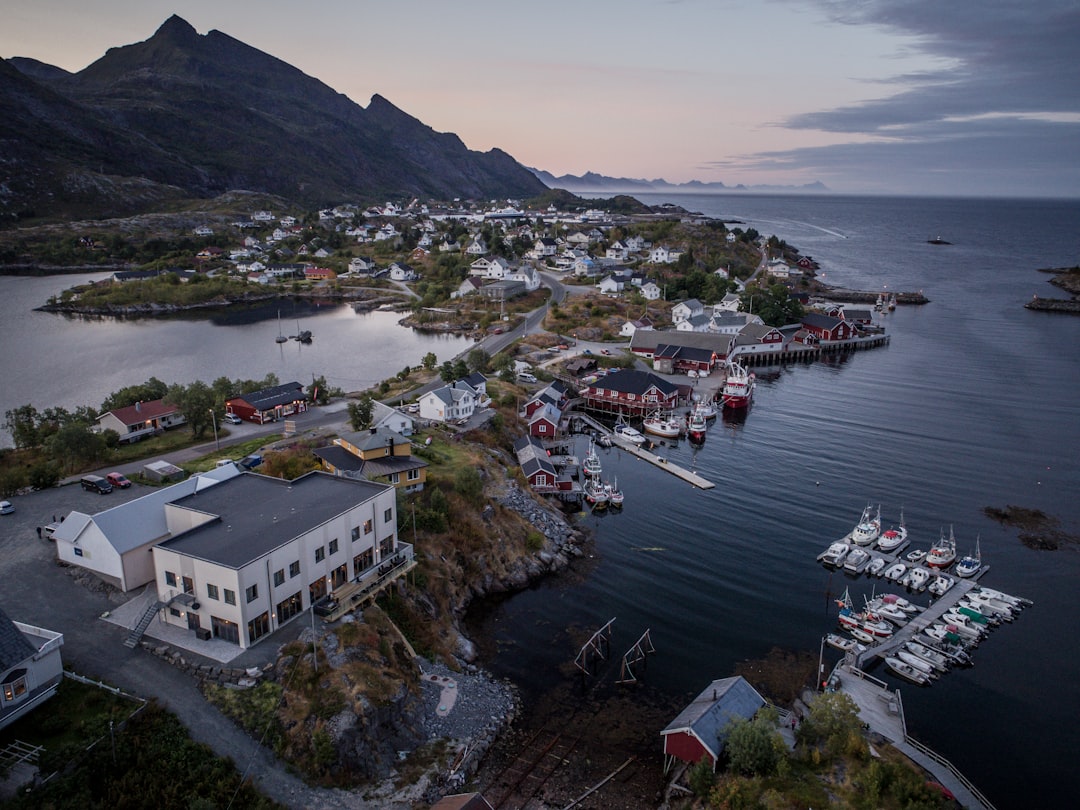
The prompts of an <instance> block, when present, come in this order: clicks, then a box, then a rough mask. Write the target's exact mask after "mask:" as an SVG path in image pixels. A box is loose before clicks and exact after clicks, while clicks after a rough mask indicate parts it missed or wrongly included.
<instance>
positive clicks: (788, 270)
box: [765, 259, 802, 281]
mask: <svg viewBox="0 0 1080 810" xmlns="http://www.w3.org/2000/svg"><path fill="white" fill-rule="evenodd" d="M765 272H767V273H768V274H769V275H770V276H772V277H773V278H775V279H778V280H780V281H786V280H787V279H789V278H792V277H793V276H794V277H797V276H801V275H802V271H801V270H798V269H793V268H792V267H790V266H789V265H788V263H787V262H785V261H784V260H783V259H770V260H769V264H768V266H767V267H766V268H765Z"/></svg>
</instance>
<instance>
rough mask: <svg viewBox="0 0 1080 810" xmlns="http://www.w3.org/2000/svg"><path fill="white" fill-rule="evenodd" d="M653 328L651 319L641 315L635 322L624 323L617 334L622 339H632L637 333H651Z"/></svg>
mask: <svg viewBox="0 0 1080 810" xmlns="http://www.w3.org/2000/svg"><path fill="white" fill-rule="evenodd" d="M652 328H653V323H652V319H651V318H650V317H649V316H648V315H643V316H642V317H640V318H637V319H636V320H632V321H630V320H628V321H625V322H624V323H623V325H622V328H621V329H620V330H619V334H620V335H622V336H623V337H628V338H632V337H633V336H634V333H635V332H637V331H646V332H651V331H652Z"/></svg>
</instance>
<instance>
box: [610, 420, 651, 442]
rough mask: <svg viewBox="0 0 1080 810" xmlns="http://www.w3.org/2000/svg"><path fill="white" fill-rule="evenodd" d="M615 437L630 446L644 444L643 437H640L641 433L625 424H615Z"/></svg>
mask: <svg viewBox="0 0 1080 810" xmlns="http://www.w3.org/2000/svg"><path fill="white" fill-rule="evenodd" d="M615 435H616V436H618V437H619V438H621V439H623V440H624V441H628V442H630V443H631V444H638V445H641V444H645V437H644V436H642V435H641V431H639V430H638V429H637V428H632V427H630V426H629V425H628V424H626V423H625V422H616V423H615Z"/></svg>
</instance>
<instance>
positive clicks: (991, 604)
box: [967, 591, 1020, 616]
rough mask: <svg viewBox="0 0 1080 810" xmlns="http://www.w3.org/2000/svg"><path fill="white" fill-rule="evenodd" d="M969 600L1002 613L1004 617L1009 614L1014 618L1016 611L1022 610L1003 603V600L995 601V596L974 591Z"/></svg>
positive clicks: (969, 595) (968, 596)
mask: <svg viewBox="0 0 1080 810" xmlns="http://www.w3.org/2000/svg"><path fill="white" fill-rule="evenodd" d="M967 598H968V599H970V600H971V601H972V602H975V603H976V604H977V605H985V606H986V607H988V608H990V610H992V611H994V612H996V613H1001V614H1002V615H1006V614H1007V615H1009V616H1012V615H1013V613H1014V612H1015V611H1019V610H1020V608H1018V607H1013V606H1012V605H1010V604H1009V603H1008V602H1005V601H1002V600H1001V599H995V598H994V597H993V596H989V595H987V594H985V593H983V592H982V591H972V592H971V593H969V594H968V595H967Z"/></svg>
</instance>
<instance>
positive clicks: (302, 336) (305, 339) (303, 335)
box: [293, 321, 311, 343]
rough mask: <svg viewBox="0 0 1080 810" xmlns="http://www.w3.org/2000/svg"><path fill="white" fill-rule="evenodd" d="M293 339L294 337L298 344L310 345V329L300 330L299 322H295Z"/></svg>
mask: <svg viewBox="0 0 1080 810" xmlns="http://www.w3.org/2000/svg"><path fill="white" fill-rule="evenodd" d="M293 337H295V338H296V339H297V341H299V342H300V343H311V330H310V329H301V328H300V321H297V322H296V334H295V335H294V336H293Z"/></svg>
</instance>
